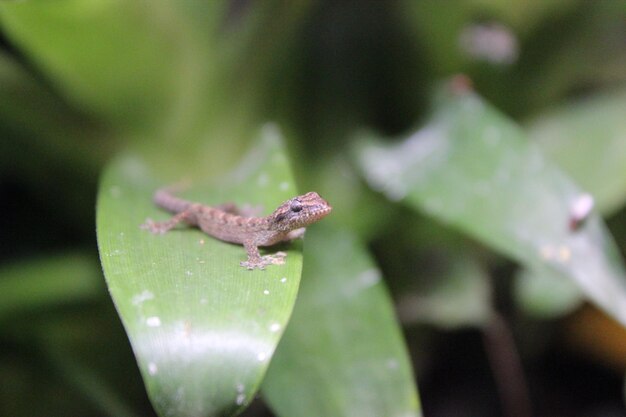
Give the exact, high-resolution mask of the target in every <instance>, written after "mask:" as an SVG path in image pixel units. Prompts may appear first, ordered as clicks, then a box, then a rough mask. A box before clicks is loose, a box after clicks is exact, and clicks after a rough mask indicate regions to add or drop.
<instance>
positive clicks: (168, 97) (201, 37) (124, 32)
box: [0, 0, 224, 132]
mask: <svg viewBox="0 0 626 417" xmlns="http://www.w3.org/2000/svg"><path fill="white" fill-rule="evenodd" d="M185 3H186V2H182V1H181V2H168V1H162V0H156V1H150V2H146V1H133V2H120V1H114V0H100V1H96V2H87V3H86V2H83V1H78V0H61V1H55V2H45V1H26V2H1V3H0V22H1V23H2V27H3V31H4V32H5V33H6V34H7V35H8V36H9V37H10V38H11V39H12V40H13V41H14V42H15V43H16V44H17V45H18V46H19V47H20V48H21V49H22V50H23V51H25V53H26V54H27V55H29V56H30V57H31V58H32V59H33V60H34V61H35V62H36V63H37V64H38V65H39V66H40V67H41V68H43V69H44V71H45V72H46V73H48V74H49V75H50V76H51V77H52V78H53V79H54V80H55V81H57V82H59V83H60V85H61V86H62V91H63V93H64V94H67V95H68V96H69V97H70V98H71V99H72V100H74V101H75V102H76V103H77V104H78V105H79V106H80V107H84V106H86V107H87V109H88V112H94V113H98V114H102V115H104V116H105V117H107V118H109V119H111V120H114V121H116V122H121V124H122V125H125V126H134V127H138V126H143V127H146V126H150V125H151V124H153V123H154V124H157V125H158V126H159V128H160V129H164V128H165V129H166V130H167V128H168V127H169V128H171V126H170V125H168V123H176V124H177V125H179V122H180V120H179V119H180V118H189V117H190V116H191V115H192V114H193V115H197V114H196V112H197V111H198V110H199V108H198V106H197V104H198V103H197V100H198V99H199V97H201V95H200V94H199V93H201V92H203V88H204V87H205V83H206V80H207V78H209V77H210V76H211V75H212V74H214V67H212V64H213V62H212V59H211V58H212V56H211V55H210V52H211V51H212V48H210V45H211V44H210V41H211V39H210V38H209V37H208V36H206V35H205V34H203V33H202V32H199V31H198V30H197V29H198V28H197V27H196V26H194V25H192V24H190V23H191V22H192V20H191V19H190V18H189V16H188V15H186V13H188V10H186V7H185ZM223 4H224V2H223V1H214V2H207V3H206V5H205V6H204V7H205V8H206V9H207V10H212V11H214V12H213V13H210V12H207V13H205V16H206V17H208V16H212V15H216V16H213V19H214V20H213V21H211V20H210V19H206V21H205V25H206V26H207V27H208V28H212V29H213V31H215V30H216V27H215V26H216V25H217V23H218V22H216V21H215V20H217V19H216V17H217V16H221V14H219V13H216V12H215V11H217V10H219V9H220V8H221V7H223ZM195 12H196V13H198V10H197V7H196V10H195ZM213 40H214V39H213ZM213 58H214V57H213ZM156 131H157V132H158V131H159V130H156Z"/></svg>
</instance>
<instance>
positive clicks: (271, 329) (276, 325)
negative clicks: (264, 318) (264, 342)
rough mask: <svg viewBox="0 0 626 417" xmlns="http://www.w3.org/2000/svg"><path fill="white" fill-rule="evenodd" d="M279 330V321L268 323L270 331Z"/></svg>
mask: <svg viewBox="0 0 626 417" xmlns="http://www.w3.org/2000/svg"><path fill="white" fill-rule="evenodd" d="M279 330H280V324H279V323H272V324H271V325H270V332H272V333H276V332H277V331H279Z"/></svg>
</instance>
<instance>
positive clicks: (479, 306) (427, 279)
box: [397, 253, 492, 329]
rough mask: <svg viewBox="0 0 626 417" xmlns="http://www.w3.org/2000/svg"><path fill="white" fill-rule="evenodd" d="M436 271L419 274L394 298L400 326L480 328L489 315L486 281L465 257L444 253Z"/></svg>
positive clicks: (477, 266)
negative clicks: (396, 298) (401, 323)
mask: <svg viewBox="0 0 626 417" xmlns="http://www.w3.org/2000/svg"><path fill="white" fill-rule="evenodd" d="M446 255H447V256H446V257H445V258H443V259H439V261H438V262H437V263H438V264H439V268H434V270H430V271H429V270H426V271H424V270H422V271H420V274H419V275H418V276H417V277H414V285H413V286H412V288H410V289H408V290H406V291H403V292H402V293H401V294H400V295H399V298H398V302H397V304H398V314H399V315H400V319H401V320H402V322H403V323H415V322H417V323H428V324H433V325H436V326H440V327H442V328H445V329H456V328H459V327H464V326H477V327H480V326H483V325H485V324H486V323H487V322H488V321H489V319H490V317H491V313H492V306H491V286H490V282H489V277H488V276H487V273H486V271H485V270H484V268H483V267H482V266H481V265H480V264H479V263H478V261H477V260H476V259H474V258H472V257H471V256H468V255H467V254H464V255H463V254H461V255H459V254H455V253H447V254H446Z"/></svg>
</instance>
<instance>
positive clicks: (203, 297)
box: [97, 126, 302, 416]
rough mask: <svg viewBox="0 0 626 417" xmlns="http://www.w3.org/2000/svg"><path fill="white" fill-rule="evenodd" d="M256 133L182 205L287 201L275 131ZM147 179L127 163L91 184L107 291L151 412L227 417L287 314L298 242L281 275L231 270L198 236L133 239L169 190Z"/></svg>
mask: <svg viewBox="0 0 626 417" xmlns="http://www.w3.org/2000/svg"><path fill="white" fill-rule="evenodd" d="M262 133H263V134H262V137H261V140H260V142H259V143H258V144H257V145H256V147H255V149H253V150H252V151H251V153H250V154H249V155H248V156H247V157H246V158H245V159H244V160H243V163H242V164H241V165H240V166H239V167H238V168H237V169H235V170H234V171H232V173H231V174H230V175H228V176H226V177H222V178H217V177H213V178H208V179H209V180H211V183H210V184H209V185H205V183H206V180H207V177H201V179H200V180H199V181H200V182H199V183H198V182H196V183H194V184H193V187H192V191H193V192H190V193H187V197H188V198H189V199H191V200H195V201H199V202H202V203H206V204H217V203H223V202H228V201H232V202H235V203H237V204H240V205H241V204H252V205H253V206H254V205H257V204H262V205H263V206H264V209H265V212H267V211H269V210H272V209H273V208H274V207H276V206H277V205H278V204H279V203H281V202H282V201H283V200H286V199H287V198H290V197H293V195H295V188H294V186H293V179H292V176H291V172H290V170H289V167H288V164H287V160H286V157H285V155H284V153H283V148H282V146H281V140H280V134H279V133H278V131H277V129H276V128H275V127H274V126H266V127H265V128H264V129H263V132H262ZM170 158H171V159H170V164H171V165H172V166H174V167H178V168H179V175H184V174H185V170H186V169H191V168H190V167H187V166H186V164H187V162H188V161H186V160H184V159H182V160H181V159H177V158H176V157H175V155H173V154H172V155H170ZM161 162H164V160H161ZM171 169H172V167H170V170H171ZM210 169H211V167H206V171H207V172H211V171H210ZM158 172H159V171H158V170H157V168H156V167H155V166H150V165H149V163H148V161H146V160H145V159H143V158H142V157H139V156H136V155H126V156H123V157H120V158H118V159H117V160H116V161H114V162H113V163H112V164H111V166H110V167H109V169H108V170H107V171H106V173H105V175H104V177H103V179H102V184H101V187H100V192H99V198H98V210H97V225H98V227H97V229H98V242H99V248H100V256H101V260H102V264H103V266H104V271H105V276H106V278H107V284H108V286H109V291H110V292H111V295H112V297H113V300H114V301H115V305H116V307H117V310H118V312H119V314H120V316H121V318H122V321H123V323H124V326H125V328H126V331H127V333H128V336H129V338H130V340H131V344H132V345H133V349H134V351H135V355H136V356H137V361H138V363H139V367H140V369H141V372H142V375H143V378H144V381H145V384H146V386H147V388H148V393H149V395H150V398H151V399H152V403H153V405H154V407H155V408H156V410H157V411H158V412H159V414H160V415H162V416H169V415H176V416H217V415H220V416H222V415H233V414H234V413H236V412H237V411H238V410H241V409H242V408H243V407H244V404H247V403H248V402H249V401H250V399H251V398H252V396H253V395H254V393H255V392H256V390H257V387H258V385H259V383H260V381H261V379H262V377H263V374H264V373H265V370H266V368H267V366H268V364H269V360H270V359H271V357H272V354H273V352H274V349H275V347H276V344H277V343H278V340H279V338H280V335H281V334H282V330H283V329H284V328H285V325H286V323H287V320H288V319H289V316H290V314H291V310H292V308H293V303H294V301H295V297H296V292H297V289H298V285H299V281H300V272H301V267H302V255H301V251H300V244H299V243H297V242H295V243H293V244H291V245H289V247H288V256H287V263H286V265H283V266H270V267H268V269H267V270H264V271H259V270H255V271H248V270H246V269H244V268H242V267H240V266H239V262H240V261H241V260H245V258H246V254H245V251H244V249H243V248H242V247H241V246H238V245H231V244H228V243H224V242H221V241H217V240H216V239H213V238H211V237H209V236H207V235H205V234H203V233H202V232H200V231H199V230H197V229H185V228H180V229H177V230H173V231H171V232H169V233H167V234H165V235H153V234H151V233H148V232H146V231H145V230H140V228H139V225H141V224H142V223H143V222H144V221H145V219H146V217H152V218H154V219H156V220H162V219H167V218H168V217H169V215H167V214H165V213H163V212H162V211H161V210H159V209H157V208H156V207H155V206H154V205H153V203H152V194H153V192H154V191H155V189H156V188H158V187H161V186H164V185H167V184H168V183H171V182H172V179H171V178H170V179H165V178H163V177H162V176H161V175H162V174H159V173H158Z"/></svg>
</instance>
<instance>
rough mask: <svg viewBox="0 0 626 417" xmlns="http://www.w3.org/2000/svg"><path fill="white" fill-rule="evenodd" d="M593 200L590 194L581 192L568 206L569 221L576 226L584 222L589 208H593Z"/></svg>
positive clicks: (589, 210) (589, 211)
mask: <svg viewBox="0 0 626 417" xmlns="http://www.w3.org/2000/svg"><path fill="white" fill-rule="evenodd" d="M593 206H594V201H593V197H592V196H591V195H590V194H582V195H580V196H578V197H577V198H576V200H574V202H573V203H572V205H571V207H570V223H571V224H572V225H573V226H574V227H578V226H579V225H580V224H581V223H582V222H584V221H585V220H586V219H587V217H589V214H590V213H591V210H593Z"/></svg>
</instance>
